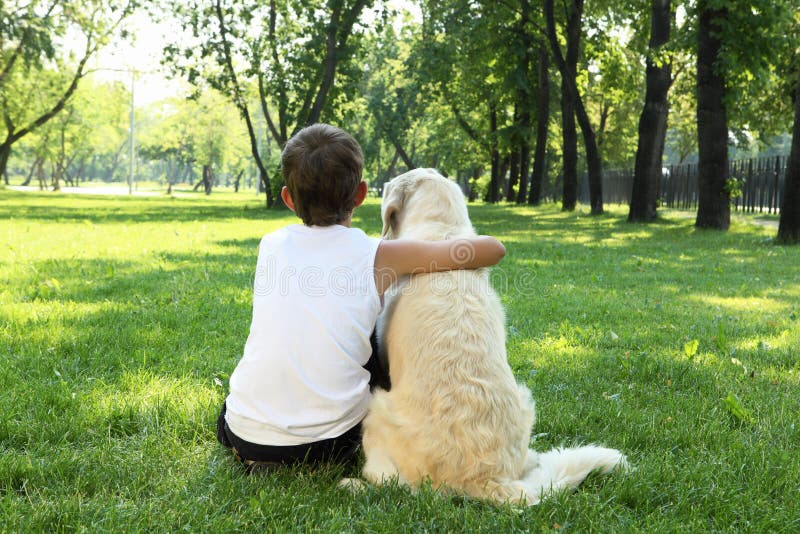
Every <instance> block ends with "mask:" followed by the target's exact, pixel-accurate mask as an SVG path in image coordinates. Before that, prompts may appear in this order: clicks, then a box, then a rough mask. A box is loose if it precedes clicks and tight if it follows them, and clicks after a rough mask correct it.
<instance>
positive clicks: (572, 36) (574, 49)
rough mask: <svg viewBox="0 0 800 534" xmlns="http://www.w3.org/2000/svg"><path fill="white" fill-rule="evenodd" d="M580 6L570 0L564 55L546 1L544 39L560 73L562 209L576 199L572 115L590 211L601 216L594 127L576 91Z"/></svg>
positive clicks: (550, 6) (571, 206)
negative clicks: (580, 145)
mask: <svg viewBox="0 0 800 534" xmlns="http://www.w3.org/2000/svg"><path fill="white" fill-rule="evenodd" d="M583 5H584V0H571V1H570V3H569V10H568V13H567V21H566V28H565V34H566V48H567V50H566V54H564V53H563V52H562V51H561V45H560V44H559V42H558V35H557V33H556V23H555V15H554V13H553V0H545V2H544V14H545V20H546V22H547V38H548V40H549V42H550V48H551V50H552V52H553V58H554V59H555V63H556V66H557V67H558V71H559V72H560V73H561V115H562V129H563V132H564V133H563V137H564V200H563V206H562V209H564V210H572V209H574V208H575V203H576V201H577V185H578V178H577V140H576V139H577V134H576V132H575V125H574V118H575V117H577V119H578V124H579V125H580V127H581V132H582V134H583V141H584V145H585V148H586V165H587V169H588V174H589V203H590V204H591V212H592V214H593V215H600V214H602V213H603V166H602V162H601V160H600V151H599V150H598V148H597V140H596V138H595V133H594V129H593V128H592V124H591V122H590V120H589V115H588V114H587V112H586V108H585V106H584V103H583V100H582V98H581V95H580V93H579V92H578V84H577V66H578V54H579V51H580V37H581V30H582V28H581V19H582V17H583Z"/></svg>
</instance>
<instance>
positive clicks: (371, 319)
mask: <svg viewBox="0 0 800 534" xmlns="http://www.w3.org/2000/svg"><path fill="white" fill-rule="evenodd" d="M379 243H380V240H379V239H377V238H371V237H367V236H366V235H365V234H364V232H362V231H361V230H359V229H355V228H347V227H345V226H340V225H333V226H326V227H319V226H303V225H292V226H289V227H286V228H283V229H281V230H278V231H276V232H274V233H271V234H268V235H266V236H264V238H263V239H262V241H261V245H260V247H259V256H258V264H257V268H256V276H255V283H254V291H253V320H252V324H251V329H250V335H249V337H248V339H247V343H246V345H245V349H244V355H243V358H242V360H241V362H240V363H239V365H238V366H237V367H236V369H235V371H234V373H233V374H232V376H231V381H230V385H231V394H230V396H229V397H228V399H227V409H228V413H227V421H228V424H229V426H230V428H231V430H232V431H233V432H234V433H235V434H236V435H238V436H240V437H242V438H244V439H245V440H247V441H251V442H254V443H269V444H272V445H279V446H284V445H297V444H301V443H307V442H309V441H317V440H322V439H329V438H333V437H336V436H339V435H340V434H342V433H343V432H345V431H347V430H349V429H350V428H352V427H353V426H355V425H356V424H357V423H358V422H359V421H360V420H361V419H362V418H363V417H364V414H365V413H366V410H367V403H368V401H369V379H370V375H369V372H368V371H367V370H366V369H364V367H363V366H364V365H365V364H366V363H367V360H368V359H369V357H370V355H371V348H370V340H369V339H370V334H371V333H372V329H373V327H374V325H375V321H376V318H377V316H378V313H379V312H380V308H381V303H380V297H379V295H378V292H377V289H376V286H375V278H374V260H375V253H376V250H377V248H378V245H379Z"/></svg>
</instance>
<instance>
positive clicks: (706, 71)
mask: <svg viewBox="0 0 800 534" xmlns="http://www.w3.org/2000/svg"><path fill="white" fill-rule="evenodd" d="M796 17H797V3H796V1H795V0H779V1H774V0H748V1H746V2H721V1H720V0H702V1H699V2H698V3H697V4H696V18H697V26H698V29H697V134H698V151H699V165H698V166H699V177H698V181H699V205H698V211H697V219H696V222H695V224H696V226H697V227H700V228H715V229H719V230H726V229H727V228H728V226H729V225H730V198H731V191H733V190H735V189H736V184H735V183H733V182H731V181H729V180H728V145H729V143H730V140H731V139H734V140H735V139H737V138H739V139H741V138H746V137H755V138H764V137H765V136H767V135H773V134H775V133H777V132H779V131H785V130H784V126H785V121H784V120H782V119H781V117H790V116H791V112H790V111H789V110H788V109H787V108H788V105H787V104H788V99H784V98H775V94H776V93H779V92H781V86H782V85H783V84H784V83H785V80H783V79H782V76H781V73H782V72H784V73H785V72H786V70H785V68H783V67H784V63H785V62H786V57H787V56H793V55H794V54H796V47H797V43H798V32H797V22H796ZM790 83H793V81H792V82H790Z"/></svg>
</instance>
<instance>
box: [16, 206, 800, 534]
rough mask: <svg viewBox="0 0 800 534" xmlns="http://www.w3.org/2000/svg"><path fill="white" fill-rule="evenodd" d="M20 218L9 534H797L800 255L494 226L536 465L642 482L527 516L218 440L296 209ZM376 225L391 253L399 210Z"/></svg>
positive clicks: (656, 233)
mask: <svg viewBox="0 0 800 534" xmlns="http://www.w3.org/2000/svg"><path fill="white" fill-rule="evenodd" d="M0 201H2V202H0V217H2V218H3V220H4V222H5V224H4V228H3V229H2V230H0V346H1V347H2V349H1V350H0V380H2V383H3V384H4V387H3V388H0V411H2V413H3V414H4V417H3V418H0V492H1V493H0V514H2V517H3V521H4V522H3V525H4V529H7V530H9V531H67V530H81V529H86V530H123V531H177V530H181V529H186V528H187V525H188V526H190V527H189V528H190V529H192V530H198V531H217V530H219V531H231V530H244V531H250V530H264V528H263V527H264V525H270V526H271V527H273V530H281V531H284V530H285V531H297V530H312V529H314V530H330V531H347V530H357V531H359V530H363V531H369V530H381V529H383V530H387V531H388V530H396V529H401V530H402V529H403V528H406V529H408V530H421V531H424V530H442V531H472V530H475V531H480V530H481V529H486V528H487V526H490V528H491V529H492V530H495V531H498V532H506V531H528V530H536V529H539V528H546V529H550V528H553V527H552V525H554V524H556V523H557V524H559V525H567V526H568V527H569V529H570V530H575V531H598V530H599V531H627V530H630V531H643V532H644V531H653V532H658V531H678V530H687V529H688V530H703V529H708V528H711V529H712V530H713V529H715V528H717V529H720V528H721V529H723V530H724V529H725V528H728V529H731V530H754V531H789V530H796V529H795V528H793V527H794V526H796V524H797V523H796V521H797V517H800V509H798V504H797V503H799V502H800V489H799V488H800V485H798V484H797V481H798V480H800V460H798V458H797V455H794V454H791V453H790V452H788V451H792V450H794V448H796V444H797V443H798V442H799V441H800V396H798V394H797V388H798V386H800V269H798V267H797V266H798V265H800V248H799V247H795V248H783V247H777V246H775V245H774V244H773V242H772V237H773V235H772V234H773V233H774V231H772V230H770V229H766V228H763V227H761V226H757V225H754V224H751V223H749V222H748V220H747V219H746V218H741V217H737V218H736V220H735V223H734V224H733V225H732V228H731V230H730V231H729V232H726V233H720V232H710V231H698V230H696V229H694V227H693V217H692V216H691V214H685V213H682V212H676V211H671V210H662V213H661V218H660V220H659V221H657V222H656V223H654V224H652V225H640V224H629V223H627V222H626V220H625V217H626V215H627V211H626V208H625V207H624V206H609V207H608V209H607V214H606V215H604V216H602V217H591V216H589V215H588V212H587V210H586V208H585V207H581V208H580V209H579V210H578V211H576V212H574V213H564V212H561V211H560V208H559V206H557V205H555V204H546V205H543V206H541V207H536V208H532V207H529V206H519V207H518V206H492V205H484V204H478V205H472V206H470V213H471V216H472V218H473V222H474V224H475V227H476V229H477V230H478V231H479V232H482V233H487V234H491V235H496V236H498V237H499V238H500V239H501V240H502V241H503V242H504V243H505V244H506V246H507V249H508V254H507V256H506V259H505V260H504V261H503V262H502V263H501V264H500V265H499V266H497V267H496V268H494V269H493V270H492V274H491V276H492V281H493V284H494V286H495V288H496V289H497V291H498V293H499V294H500V297H501V299H502V301H503V304H504V306H505V308H506V315H507V324H508V327H507V339H508V341H507V346H508V357H509V362H510V364H511V366H512V369H513V370H514V372H515V374H516V377H517V379H518V380H519V381H521V382H523V383H525V384H527V385H528V386H529V387H530V389H531V391H532V393H533V397H534V399H535V400H536V403H537V412H538V421H537V423H536V426H535V428H534V430H533V434H534V436H535V440H534V446H535V447H536V448H537V449H540V450H541V449H545V448H548V447H551V446H558V445H563V444H567V445H568V444H572V443H589V442H597V443H603V444H606V445H608V446H613V447H618V448H620V449H622V450H624V451H625V452H626V453H627V454H628V455H629V456H630V458H631V459H632V461H633V462H634V464H635V465H636V467H637V469H636V470H635V471H634V472H632V473H630V474H629V475H627V476H625V477H622V476H620V477H610V478H605V477H604V478H602V479H598V480H595V479H590V480H589V481H587V483H586V484H587V486H588V490H579V491H578V492H576V493H574V494H571V495H564V496H556V497H554V498H552V499H548V500H546V501H544V502H543V503H542V504H540V505H539V506H537V507H534V508H530V509H527V510H523V511H517V510H515V509H512V508H510V507H493V506H487V505H484V504H482V503H477V502H473V501H469V500H466V499H452V498H444V497H442V496H441V495H439V494H438V493H436V492H433V491H427V490H424V491H420V492H418V493H415V494H411V493H409V492H406V491H404V490H402V489H401V488H396V487H391V486H390V487H385V488H380V489H376V488H371V489H370V490H369V491H368V492H367V493H366V494H364V495H363V496H351V495H349V494H347V495H344V494H342V493H341V492H338V491H337V490H336V489H335V487H336V482H337V481H338V480H339V478H341V476H343V472H342V468H332V469H324V470H321V471H319V472H311V471H309V470H307V469H297V470H284V471H279V472H276V473H273V474H268V475H265V476H258V477H247V476H244V475H243V474H242V471H241V469H239V468H238V467H237V466H236V465H235V464H234V463H233V462H232V461H231V460H230V457H229V455H227V454H226V453H225V452H224V451H223V450H222V447H221V446H219V445H218V444H216V442H215V439H214V422H215V418H216V415H217V413H218V410H219V407H220V404H221V402H222V400H223V399H224V396H225V394H226V391H227V380H228V376H229V374H230V372H231V371H232V370H233V368H234V366H235V364H236V361H237V359H238V358H239V357H240V356H241V352H242V347H243V345H244V342H245V339H246V338H247V333H248V329H249V326H250V320H251V292H252V283H253V268H254V265H255V260H256V254H257V247H258V244H259V241H260V238H261V236H262V235H264V234H265V233H266V232H269V231H272V230H274V229H277V228H279V227H281V226H285V225H287V224H293V223H296V222H297V219H296V218H295V217H294V216H293V215H292V214H291V213H290V212H288V211H286V210H265V209H264V208H263V205H262V204H263V199H261V198H255V197H253V196H251V195H235V194H232V193H230V194H229V193H225V194H223V195H218V194H217V193H215V194H214V195H212V196H211V197H208V198H206V197H205V196H203V195H194V196H192V197H191V198H169V197H165V196H158V197H142V198H128V197H80V198H77V197H75V196H67V195H51V194H46V193H45V194H20V193H15V192H11V191H0ZM354 224H355V225H356V226H358V227H361V228H363V229H364V230H365V231H366V232H367V233H369V234H370V235H378V234H379V232H380V229H381V221H380V199H376V198H369V199H368V200H367V202H366V203H365V205H364V206H363V207H361V208H359V209H358V210H357V211H356V212H355V217H354ZM687 346H688V347H689V348H690V349H691V350H687V348H686V347H687ZM726 399H727V404H726ZM737 414H739V415H738V416H737ZM742 414H745V415H746V416H745V415H742ZM764 510H769V511H770V513H769V514H765V513H764ZM712 515H713V517H715V518H716V519H715V522H713V523H709V519H708V518H709V517H710V516H712ZM723 527H724V528H723Z"/></svg>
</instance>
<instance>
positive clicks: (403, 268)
mask: <svg viewBox="0 0 800 534" xmlns="http://www.w3.org/2000/svg"><path fill="white" fill-rule="evenodd" d="M505 255H506V249H505V247H504V246H503V244H502V243H500V241H498V240H497V239H495V238H493V237H490V236H477V237H472V238H465V239H448V240H444V241H418V240H415V239H396V240H384V241H381V244H380V246H379V247H378V251H377V253H376V255H375V283H376V285H377V287H378V292H379V293H381V294H383V293H384V292H385V291H386V290H387V289H388V288H389V286H390V285H392V284H393V283H394V282H396V281H397V279H398V278H399V277H401V276H404V275H406V274H422V273H435V272H441V271H452V270H455V269H479V268H481V267H490V266H492V265H495V264H497V263H499V262H500V260H502V259H503V257H504V256H505Z"/></svg>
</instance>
